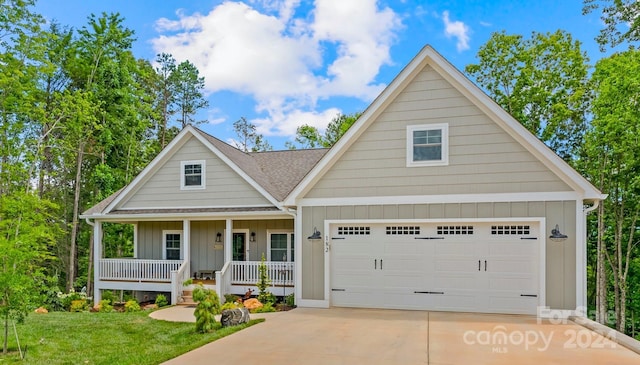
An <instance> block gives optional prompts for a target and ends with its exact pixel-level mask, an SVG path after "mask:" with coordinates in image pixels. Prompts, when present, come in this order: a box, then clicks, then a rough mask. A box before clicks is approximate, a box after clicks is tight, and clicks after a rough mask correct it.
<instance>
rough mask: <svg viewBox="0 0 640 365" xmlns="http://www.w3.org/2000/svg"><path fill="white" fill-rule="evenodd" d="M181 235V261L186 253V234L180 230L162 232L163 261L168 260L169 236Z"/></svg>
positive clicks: (164, 230)
mask: <svg viewBox="0 0 640 365" xmlns="http://www.w3.org/2000/svg"><path fill="white" fill-rule="evenodd" d="M168 234H179V235H180V260H182V255H183V252H184V247H183V246H184V233H183V232H182V230H180V229H163V230H162V259H163V260H166V259H167V235H168Z"/></svg>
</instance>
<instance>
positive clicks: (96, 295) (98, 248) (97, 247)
mask: <svg viewBox="0 0 640 365" xmlns="http://www.w3.org/2000/svg"><path fill="white" fill-rule="evenodd" d="M101 258H102V222H101V221H95V222H94V223H93V303H94V305H97V304H98V303H100V300H102V295H101V293H100V284H101V283H100V259H101Z"/></svg>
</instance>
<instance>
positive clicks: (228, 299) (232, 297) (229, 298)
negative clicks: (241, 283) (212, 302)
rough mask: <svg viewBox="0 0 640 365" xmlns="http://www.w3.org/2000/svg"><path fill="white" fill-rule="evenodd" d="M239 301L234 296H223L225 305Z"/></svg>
mask: <svg viewBox="0 0 640 365" xmlns="http://www.w3.org/2000/svg"><path fill="white" fill-rule="evenodd" d="M239 300H240V297H239V296H237V295H235V294H225V295H224V302H225V303H229V302H233V303H235V302H237V301H239Z"/></svg>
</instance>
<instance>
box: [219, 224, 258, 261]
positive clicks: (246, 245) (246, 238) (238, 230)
mask: <svg viewBox="0 0 640 365" xmlns="http://www.w3.org/2000/svg"><path fill="white" fill-rule="evenodd" d="M234 233H244V261H251V259H250V258H249V252H250V251H251V250H250V247H249V244H250V242H249V235H250V233H249V229H248V228H234V229H232V230H231V235H230V240H231V241H230V242H231V244H230V245H229V246H230V247H231V260H230V261H240V260H234V259H233V234H234ZM224 236H225V237H227V229H226V228H225V229H224Z"/></svg>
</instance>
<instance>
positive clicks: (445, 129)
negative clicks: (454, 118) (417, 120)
mask: <svg viewBox="0 0 640 365" xmlns="http://www.w3.org/2000/svg"><path fill="white" fill-rule="evenodd" d="M432 130H440V132H441V136H442V143H441V147H442V148H441V153H442V154H441V156H440V159H439V160H428V161H414V160H413V132H414V131H432ZM448 164H449V124H448V123H438V124H420V125H409V126H407V167H419V166H446V165H448Z"/></svg>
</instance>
